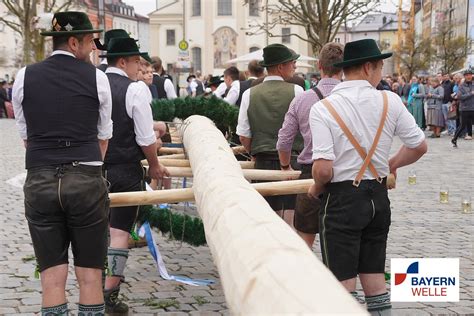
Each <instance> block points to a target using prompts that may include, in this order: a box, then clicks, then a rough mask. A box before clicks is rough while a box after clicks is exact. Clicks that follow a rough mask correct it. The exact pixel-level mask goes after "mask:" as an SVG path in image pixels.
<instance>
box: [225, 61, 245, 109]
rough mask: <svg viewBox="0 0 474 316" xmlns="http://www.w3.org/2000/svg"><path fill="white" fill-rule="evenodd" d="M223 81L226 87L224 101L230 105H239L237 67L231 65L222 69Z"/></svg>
mask: <svg viewBox="0 0 474 316" xmlns="http://www.w3.org/2000/svg"><path fill="white" fill-rule="evenodd" d="M224 83H225V84H226V87H227V94H226V96H225V97H224V101H225V102H227V103H229V104H231V105H240V99H241V97H240V81H239V70H238V69H237V67H234V66H232V67H229V68H227V69H226V70H224ZM237 102H238V103H239V104H237Z"/></svg>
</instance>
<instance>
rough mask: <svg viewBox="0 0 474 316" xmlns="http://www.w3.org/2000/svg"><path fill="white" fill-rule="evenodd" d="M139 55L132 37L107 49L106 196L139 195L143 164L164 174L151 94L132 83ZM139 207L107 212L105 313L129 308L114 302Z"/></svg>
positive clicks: (143, 86) (153, 173)
mask: <svg viewBox="0 0 474 316" xmlns="http://www.w3.org/2000/svg"><path fill="white" fill-rule="evenodd" d="M145 54H146V53H141V52H139V50H138V46H137V44H136V42H135V40H134V39H133V38H114V39H111V40H110V43H109V45H108V47H107V54H106V55H103V56H101V57H107V62H108V64H109V67H108V68H107V70H106V72H105V73H106V75H107V77H108V78H109V82H110V88H111V90H112V102H113V109H112V119H113V120H114V137H113V138H112V139H111V141H110V144H109V148H108V150H107V154H106V156H105V160H104V162H105V164H104V176H105V178H106V179H107V181H109V182H110V192H129V191H142V190H143V189H144V176H145V172H144V169H143V166H142V164H141V160H142V159H144V158H146V159H147V160H148V165H149V168H148V175H149V176H150V177H151V178H152V179H161V178H162V177H163V176H165V175H168V172H167V170H166V168H165V167H164V166H163V165H161V164H160V162H159V161H158V158H157V143H156V136H155V132H154V130H153V116H152V113H151V108H150V103H151V93H150V89H149V88H148V86H147V85H146V84H145V83H144V82H143V81H136V78H137V74H138V70H139V67H140V56H144V55H145ZM137 212H138V207H136V206H131V207H121V208H111V209H110V216H109V221H110V246H109V249H108V255H107V257H108V268H109V271H110V276H107V277H106V279H105V286H104V298H105V309H106V312H107V313H113V314H126V313H127V312H128V306H127V305H126V304H125V303H123V302H121V301H119V300H118V294H119V291H120V282H121V279H122V278H123V272H124V269H125V265H126V262H127V258H128V238H129V234H130V233H132V232H133V231H134V225H135V220H136V217H137Z"/></svg>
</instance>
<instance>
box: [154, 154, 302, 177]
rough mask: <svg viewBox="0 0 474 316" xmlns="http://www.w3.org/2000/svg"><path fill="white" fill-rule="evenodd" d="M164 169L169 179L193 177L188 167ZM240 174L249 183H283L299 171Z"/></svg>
mask: <svg viewBox="0 0 474 316" xmlns="http://www.w3.org/2000/svg"><path fill="white" fill-rule="evenodd" d="M165 160H166V159H165ZM145 168H147V169H148V166H145ZM166 169H168V172H169V174H170V177H187V178H192V177H193V171H192V169H191V168H188V167H166ZM242 174H243V176H244V178H245V179H247V180H251V181H253V180H258V181H283V180H296V179H298V178H299V177H300V174H301V171H280V170H261V169H242Z"/></svg>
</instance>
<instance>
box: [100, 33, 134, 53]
mask: <svg viewBox="0 0 474 316" xmlns="http://www.w3.org/2000/svg"><path fill="white" fill-rule="evenodd" d="M119 37H130V34H129V33H128V32H127V31H125V30H123V29H113V30H109V31H107V32H105V33H104V44H102V43H101V42H100V39H98V38H94V43H95V47H97V49H100V50H107V46H108V45H109V42H110V40H111V39H112V38H119ZM135 41H138V40H135Z"/></svg>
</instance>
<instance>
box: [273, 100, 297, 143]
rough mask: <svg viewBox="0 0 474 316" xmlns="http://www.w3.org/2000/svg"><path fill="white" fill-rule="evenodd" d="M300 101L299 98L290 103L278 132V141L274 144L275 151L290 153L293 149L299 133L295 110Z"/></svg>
mask: <svg viewBox="0 0 474 316" xmlns="http://www.w3.org/2000/svg"><path fill="white" fill-rule="evenodd" d="M300 100H301V98H297V97H296V98H294V99H293V101H291V103H290V107H289V108H288V112H286V114H285V119H284V120H283V125H282V127H281V128H280V130H279V131H278V141H277V144H276V149H277V150H281V151H285V152H290V151H291V149H292V147H293V141H294V139H295V137H296V135H297V134H298V131H299V128H298V127H299V124H298V117H297V114H296V109H297V107H298V106H299V103H300V102H301V101H300Z"/></svg>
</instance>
